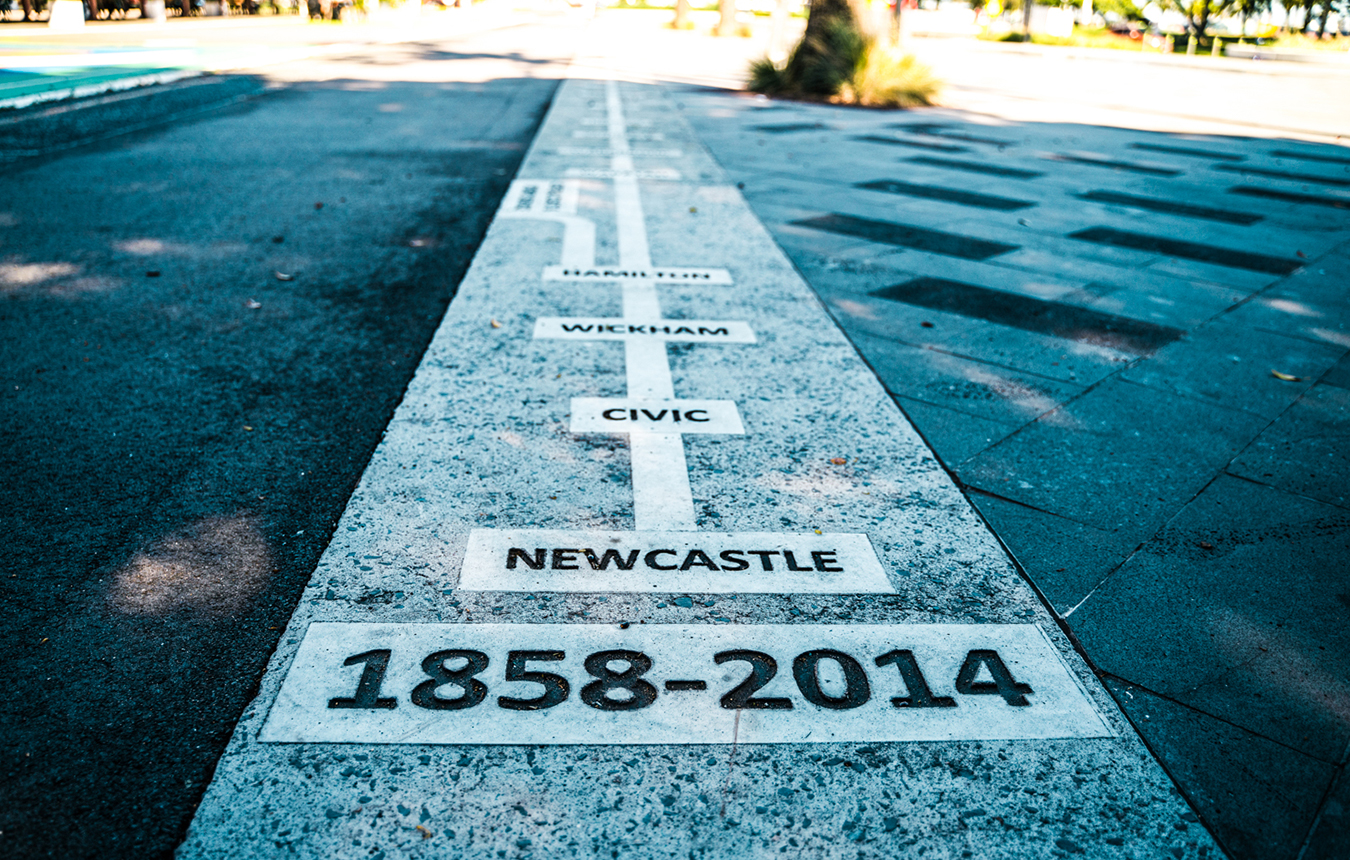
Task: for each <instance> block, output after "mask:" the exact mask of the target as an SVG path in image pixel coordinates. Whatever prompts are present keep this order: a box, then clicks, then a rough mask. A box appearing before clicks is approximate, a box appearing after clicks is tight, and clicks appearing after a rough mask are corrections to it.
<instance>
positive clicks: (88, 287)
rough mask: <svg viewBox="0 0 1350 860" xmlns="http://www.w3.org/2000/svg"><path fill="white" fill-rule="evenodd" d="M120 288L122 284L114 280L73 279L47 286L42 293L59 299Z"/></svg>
mask: <svg viewBox="0 0 1350 860" xmlns="http://www.w3.org/2000/svg"><path fill="white" fill-rule="evenodd" d="M120 286H122V282H121V281H119V280H117V279H116V278H105V277H99V276H94V277H88V278H74V279H72V280H69V281H56V282H54V283H51V284H48V285H47V286H46V287H45V288H44V290H43V292H45V293H46V294H47V295H49V296H57V297H60V298H72V297H74V296H83V295H88V294H90V293H106V292H109V291H111V290H115V289H117V288H118V287H120Z"/></svg>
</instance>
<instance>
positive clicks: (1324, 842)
mask: <svg viewBox="0 0 1350 860" xmlns="http://www.w3.org/2000/svg"><path fill="white" fill-rule="evenodd" d="M1346 857H1350V775H1347V773H1346V770H1345V767H1344V766H1342V768H1341V773H1340V775H1339V777H1338V778H1337V780H1336V784H1335V785H1333V786H1332V788H1331V791H1330V793H1329V794H1328V795H1327V799H1326V800H1325V801H1324V802H1323V804H1322V811H1321V813H1320V814H1319V815H1318V818H1317V823H1316V824H1314V825H1313V832H1312V834H1311V835H1310V836H1309V837H1308V845H1307V848H1305V849H1304V851H1303V855H1302V856H1301V857H1300V858H1299V860H1345V858H1346Z"/></svg>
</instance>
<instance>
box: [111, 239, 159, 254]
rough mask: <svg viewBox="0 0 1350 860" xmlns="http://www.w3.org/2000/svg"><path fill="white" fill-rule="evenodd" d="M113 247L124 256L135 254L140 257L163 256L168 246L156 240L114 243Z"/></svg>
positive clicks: (132, 240)
mask: <svg viewBox="0 0 1350 860" xmlns="http://www.w3.org/2000/svg"><path fill="white" fill-rule="evenodd" d="M113 247H114V248H116V249H117V250H119V251H121V252H123V253H125V254H136V255H137V256H141V257H148V256H150V255H151V254H163V253H164V252H166V251H167V250H168V248H169V246H168V245H166V244H165V243H163V242H161V241H160V240H158V239H130V240H128V241H126V242H117V243H114V244H113Z"/></svg>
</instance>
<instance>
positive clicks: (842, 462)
mask: <svg viewBox="0 0 1350 860" xmlns="http://www.w3.org/2000/svg"><path fill="white" fill-rule="evenodd" d="M830 462H831V463H833V464H835V465H836V466H843V465H845V464H846V463H848V458H847V457H831V458H830Z"/></svg>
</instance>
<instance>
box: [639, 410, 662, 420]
mask: <svg viewBox="0 0 1350 860" xmlns="http://www.w3.org/2000/svg"><path fill="white" fill-rule="evenodd" d="M642 414H643V415H646V416H647V418H648V420H650V421H660V420H661V419H662V418H665V417H666V410H664V409H662V410H660V411H658V412H657V413H656V414H655V415H653V414H652V413H651V412H649V411H647V410H646V409H644V410H642Z"/></svg>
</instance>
